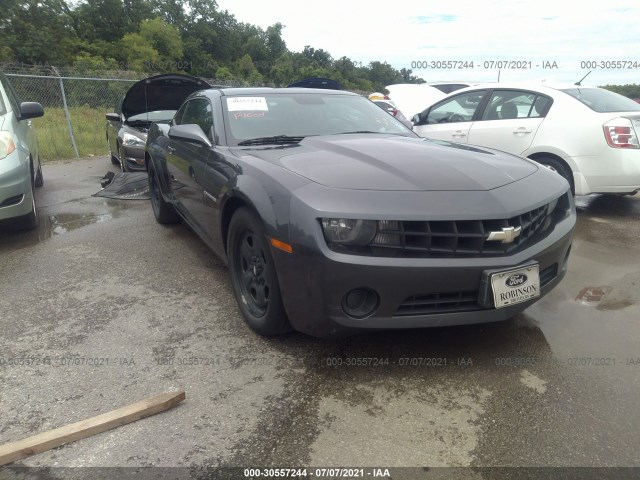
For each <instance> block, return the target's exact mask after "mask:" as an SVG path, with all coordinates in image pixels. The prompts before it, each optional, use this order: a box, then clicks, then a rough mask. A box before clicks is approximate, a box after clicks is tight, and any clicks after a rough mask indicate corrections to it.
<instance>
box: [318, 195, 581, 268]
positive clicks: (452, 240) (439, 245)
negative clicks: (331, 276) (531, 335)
mask: <svg viewBox="0 0 640 480" xmlns="http://www.w3.org/2000/svg"><path fill="white" fill-rule="evenodd" d="M567 195H568V194H567ZM567 195H563V196H562V197H560V198H559V199H558V201H557V203H556V202H555V201H554V202H552V204H547V205H543V206H541V207H538V208H535V209H533V210H530V211H528V212H526V213H523V214H521V215H517V216H515V217H511V218H506V219H495V220H457V221H440V220H438V221H397V220H380V221H378V230H377V234H376V235H375V237H374V238H373V240H372V241H371V242H370V243H369V244H368V245H367V246H366V247H352V246H344V245H330V247H331V248H332V249H333V250H335V251H337V252H344V253H350V254H353V255H370V256H375V257H408V258H424V257H465V256H500V255H507V254H511V253H514V252H517V251H519V250H522V249H524V248H526V247H528V246H529V245H531V244H533V243H535V242H536V241H538V240H540V239H541V238H543V237H544V236H545V235H547V234H548V233H549V232H551V231H552V230H553V226H554V225H555V223H557V222H558V221H560V220H561V219H563V218H565V216H566V215H567V214H568V212H569V210H570V203H569V199H568V197H567ZM553 204H555V206H554V205H553ZM510 228H513V229H514V230H516V231H519V234H518V235H517V236H515V238H513V239H512V241H511V242H508V243H505V242H502V241H500V240H488V239H487V237H488V236H489V233H490V232H500V233H501V232H503V229H510Z"/></svg>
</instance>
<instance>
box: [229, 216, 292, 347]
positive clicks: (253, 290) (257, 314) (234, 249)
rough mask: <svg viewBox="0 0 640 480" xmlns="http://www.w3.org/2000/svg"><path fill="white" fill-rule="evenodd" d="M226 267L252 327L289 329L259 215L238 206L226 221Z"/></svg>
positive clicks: (269, 332) (272, 331)
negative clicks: (228, 221) (227, 223)
mask: <svg viewBox="0 0 640 480" xmlns="http://www.w3.org/2000/svg"><path fill="white" fill-rule="evenodd" d="M227 245H228V251H227V256H228V258H229V271H230V274H231V284H232V286H233V293H234V295H235V297H236V301H237V302H238V306H239V307H240V311H241V312H242V315H243V317H244V319H245V321H246V322H247V324H248V325H249V327H251V329H252V330H253V331H255V332H256V333H258V334H260V335H264V336H267V337H271V336H275V335H281V334H283V333H286V332H289V331H291V325H290V324H289V320H288V319H287V314H286V313H285V310H284V305H283V303H282V295H281V294H280V286H279V284H278V276H277V274H276V270H275V264H274V262H273V257H272V255H271V250H270V249H269V245H268V244H267V241H266V236H265V233H264V229H263V228H262V222H261V221H260V219H259V218H258V217H257V215H255V214H254V213H253V212H251V211H250V210H249V209H247V208H240V209H238V210H237V211H236V212H235V213H234V215H233V217H232V218H231V223H230V224H229V235H228V241H227Z"/></svg>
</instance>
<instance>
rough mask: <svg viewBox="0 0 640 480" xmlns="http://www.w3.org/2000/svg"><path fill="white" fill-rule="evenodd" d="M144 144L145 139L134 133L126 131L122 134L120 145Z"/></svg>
mask: <svg viewBox="0 0 640 480" xmlns="http://www.w3.org/2000/svg"><path fill="white" fill-rule="evenodd" d="M144 144H145V141H144V140H142V139H141V138H138V137H136V136H135V135H131V134H130V133H126V132H125V133H124V135H122V145H124V146H125V147H144Z"/></svg>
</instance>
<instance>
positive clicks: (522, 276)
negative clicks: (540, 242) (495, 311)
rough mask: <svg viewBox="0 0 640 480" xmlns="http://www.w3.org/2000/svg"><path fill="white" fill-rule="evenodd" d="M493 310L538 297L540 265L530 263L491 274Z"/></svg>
mask: <svg viewBox="0 0 640 480" xmlns="http://www.w3.org/2000/svg"><path fill="white" fill-rule="evenodd" d="M491 291H492V293H493V304H494V306H495V308H505V307H508V306H511V305H516V304H518V303H522V302H526V301H528V300H532V299H534V298H538V297H539V296H540V265H539V264H538V263H531V264H528V265H523V266H521V267H518V268H511V269H509V270H502V271H498V272H493V273H491Z"/></svg>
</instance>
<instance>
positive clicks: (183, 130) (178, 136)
mask: <svg viewBox="0 0 640 480" xmlns="http://www.w3.org/2000/svg"><path fill="white" fill-rule="evenodd" d="M169 138H172V139H174V140H181V141H183V142H189V143H195V144H196V145H201V146H203V147H207V148H211V147H212V146H213V143H212V142H211V140H209V137H207V136H206V135H205V133H204V132H203V131H202V128H200V125H197V124H195V123H190V124H186V125H174V126H173V127H171V128H170V129H169Z"/></svg>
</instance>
